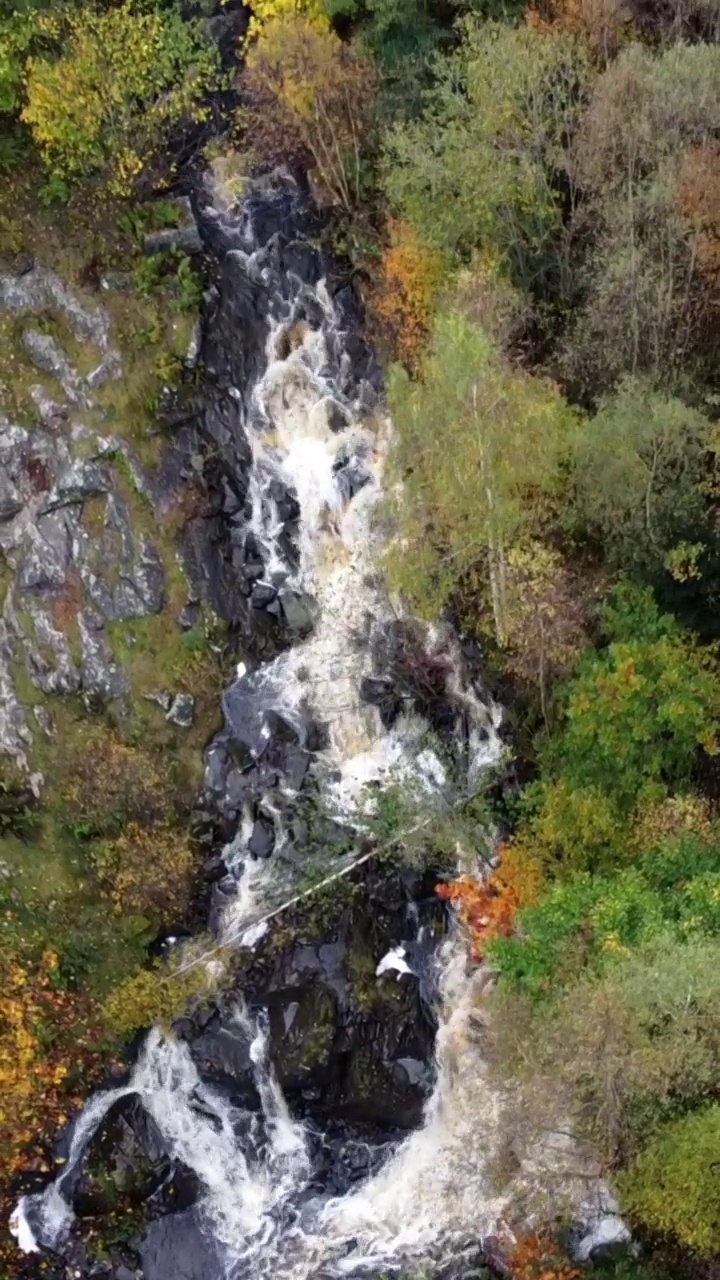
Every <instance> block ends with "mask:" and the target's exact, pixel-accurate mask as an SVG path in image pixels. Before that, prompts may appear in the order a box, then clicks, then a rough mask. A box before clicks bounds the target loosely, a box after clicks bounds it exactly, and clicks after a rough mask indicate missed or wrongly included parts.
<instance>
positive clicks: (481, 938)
mask: <svg viewBox="0 0 720 1280" xmlns="http://www.w3.org/2000/svg"><path fill="white" fill-rule="evenodd" d="M499 854H500V863H499V866H498V867H496V868H495V870H494V871H492V872H491V873H490V874H489V875H488V876H486V877H485V878H484V879H483V880H475V879H473V877H472V876H460V878H459V879H458V880H452V881H451V882H450V883H449V884H439V885H438V886H437V888H436V890H435V892H436V893H437V895H438V897H439V898H443V899H444V900H445V901H447V902H451V903H452V904H453V906H454V908H455V910H456V911H457V914H458V916H459V918H460V920H461V921H462V923H463V924H464V925H465V926H466V927H467V929H468V932H469V934H470V954H471V956H472V958H473V960H475V961H478V962H479V961H480V960H482V959H483V956H484V954H485V945H486V943H487V942H488V941H489V940H490V939H491V938H509V937H510V935H511V934H512V932H513V928H514V922H515V915H516V913H517V911H518V910H519V909H520V907H525V906H529V905H530V904H531V903H533V902H535V901H537V898H538V895H539V892H540V888H541V885H542V871H541V869H540V866H539V864H538V863H537V862H535V861H533V860H531V859H529V858H527V856H522V857H518V855H517V851H516V849H515V848H514V847H513V846H512V845H503V846H501V848H500V851H499Z"/></svg>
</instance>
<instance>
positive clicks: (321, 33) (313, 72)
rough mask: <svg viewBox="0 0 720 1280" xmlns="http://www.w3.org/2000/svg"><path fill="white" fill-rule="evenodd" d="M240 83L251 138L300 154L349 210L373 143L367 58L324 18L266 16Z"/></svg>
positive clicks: (262, 144)
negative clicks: (328, 24)
mask: <svg viewBox="0 0 720 1280" xmlns="http://www.w3.org/2000/svg"><path fill="white" fill-rule="evenodd" d="M242 83H243V87H244V90H245V93H246V95H247V97H248V98H249V100H250V103H251V111H250V115H251V130H250V134H251V142H252V144H253V145H254V146H255V147H256V148H257V150H258V151H259V152H260V154H263V152H267V151H269V150H272V149H277V147H278V134H280V135H281V145H282V146H283V147H284V148H285V149H286V151H288V152H289V153H290V154H292V152H293V151H298V150H299V151H301V152H302V153H305V154H306V155H307V156H308V157H309V158H310V160H311V162H312V165H313V166H314V169H315V173H316V176H317V178H318V180H319V182H320V184H321V186H322V188H323V189H324V192H325V194H326V196H327V197H329V199H330V200H331V201H332V202H333V203H335V204H338V205H340V206H341V207H342V208H343V209H345V210H346V211H347V212H350V211H351V210H352V209H353V208H354V207H355V206H356V205H357V203H358V201H359V200H360V197H361V194H362V190H363V179H364V160H365V156H366V155H367V154H368V152H369V150H370V148H371V145H372V108H373V99H374V91H375V75H374V71H373V68H372V65H371V63H370V62H369V61H368V60H367V59H366V58H365V57H364V56H363V55H362V54H361V53H360V52H359V51H358V50H357V49H356V48H354V47H353V46H351V45H348V44H345V43H343V41H341V40H340V39H339V38H338V36H336V35H335V33H334V32H332V31H330V30H329V29H328V28H327V26H326V24H325V23H322V22H318V21H316V20H313V19H311V18H310V17H307V16H305V15H304V14H297V15H294V16H289V15H283V16H279V17H276V18H273V19H271V20H268V21H267V22H266V23H265V25H264V26H263V28H262V31H261V32H260V35H259V37H258V39H257V40H256V41H255V42H254V44H252V46H251V47H250V49H249V51H248V55H247V60H246V67H245V70H244V73H243V80H242Z"/></svg>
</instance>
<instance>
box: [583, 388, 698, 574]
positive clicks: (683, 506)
mask: <svg viewBox="0 0 720 1280" xmlns="http://www.w3.org/2000/svg"><path fill="white" fill-rule="evenodd" d="M710 438H711V424H710V423H709V422H708V420H707V418H705V417H703V415H702V414H701V413H698V412H696V411H695V410H693V409H690V408H688V407H687V405H685V404H683V403H682V402H681V401H680V400H676V399H673V398H672V397H668V396H666V395H664V394H662V393H661V392H657V391H655V390H653V388H652V387H651V386H650V385H648V384H646V383H644V382H643V381H641V380H639V379H628V380H626V381H625V382H623V383H622V384H621V386H620V387H619V388H618V390H617V391H616V392H615V393H614V394H613V395H612V396H611V397H610V398H609V399H607V400H606V401H605V402H604V403H603V404H602V405H601V407H600V409H599V411H598V413H597V414H596V415H595V416H594V418H593V419H592V421H590V422H588V423H587V425H586V428H585V430H584V431H583V432H582V433H579V434H578V436H577V437H576V440H575V446H574V450H573V462H572V466H573V493H572V511H573V516H574V520H575V522H576V524H577V525H579V526H580V527H581V528H584V530H585V531H586V532H587V533H588V534H589V536H590V537H591V538H594V539H595V540H597V541H598V542H599V543H600V545H601V546H602V547H603V550H604V551H605V554H606V556H607V559H608V562H609V563H610V564H611V565H612V566H613V567H614V568H617V567H622V568H624V569H626V570H629V571H632V570H640V571H644V572H646V573H647V572H652V571H655V572H657V571H658V570H661V569H662V568H663V566H664V564H665V561H666V559H667V556H668V553H669V552H670V551H671V550H672V549H673V547H675V546H676V545H677V544H678V543H680V542H681V541H682V539H683V538H684V537H685V536H686V535H687V534H688V532H690V533H691V534H692V536H693V537H697V536H698V533H700V536H702V531H703V530H704V528H705V525H706V517H705V499H704V495H703V491H702V483H703V480H704V475H705V460H706V456H707V450H708V446H709V443H710Z"/></svg>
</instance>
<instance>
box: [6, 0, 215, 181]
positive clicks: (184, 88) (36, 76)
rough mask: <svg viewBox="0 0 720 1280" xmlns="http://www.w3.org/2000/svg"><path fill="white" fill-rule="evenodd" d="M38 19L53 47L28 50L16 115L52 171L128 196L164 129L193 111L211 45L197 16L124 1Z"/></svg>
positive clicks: (206, 78) (198, 113) (203, 86)
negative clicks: (57, 49) (43, 51)
mask: <svg viewBox="0 0 720 1280" xmlns="http://www.w3.org/2000/svg"><path fill="white" fill-rule="evenodd" d="M43 22H44V25H45V28H47V29H48V30H50V28H52V31H53V33H54V34H55V36H56V38H57V39H58V41H59V42H60V43H61V49H62V52H61V53H60V55H59V56H55V57H53V56H50V55H42V56H40V55H35V56H32V57H30V58H29V60H28V62H27V64H26V70H25V92H26V101H25V105H24V107H23V110H22V118H23V120H24V121H25V123H26V124H27V125H29V127H30V129H31V130H32V134H33V137H34V140H35V143H36V145H37V147H38V149H39V151H40V154H41V155H42V157H43V160H44V161H45V164H46V165H47V168H48V170H49V172H50V173H51V174H52V175H54V176H56V177H58V178H61V179H63V180H70V181H76V180H79V179H83V178H88V177H96V178H100V179H101V180H102V181H103V182H105V183H106V184H107V187H108V189H109V190H110V192H111V193H112V194H115V195H119V196H126V195H129V194H130V193H131V191H132V189H133V185H134V183H135V181H136V180H137V178H138V175H139V174H140V173H141V171H142V169H143V166H144V165H145V164H146V163H147V161H148V160H149V159H150V158H151V157H153V156H154V155H155V154H156V153H157V151H158V149H159V147H160V145H161V143H162V141H163V139H164V138H165V137H166V135H167V131H168V129H169V128H170V127H171V126H172V125H174V124H177V123H178V122H179V121H181V120H182V119H183V118H192V119H195V120H199V119H201V118H202V116H203V113H204V110H205V109H204V107H203V105H202V99H203V95H204V94H205V92H206V91H207V89H208V87H209V85H210V84H212V83H213V81H214V80H215V79H216V77H217V54H216V51H215V50H214V49H213V48H212V46H211V45H210V44H209V43H208V42H207V40H206V39H205V38H204V36H203V35H202V32H201V28H200V26H199V25H197V24H195V25H193V24H192V23H188V22H184V21H183V20H182V19H181V18H180V16H179V14H178V13H177V12H173V11H169V12H166V13H162V14H161V13H157V12H143V11H142V10H140V9H138V8H137V7H136V5H135V4H134V3H132V0H130V2H129V3H125V4H123V5H122V6H121V7H120V8H110V9H108V10H106V11H105V12H98V11H96V10H95V9H92V8H89V7H85V8H82V9H80V10H78V11H72V10H68V11H67V12H61V14H60V15H59V16H58V17H49V16H46V17H45V18H44V19H43Z"/></svg>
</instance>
